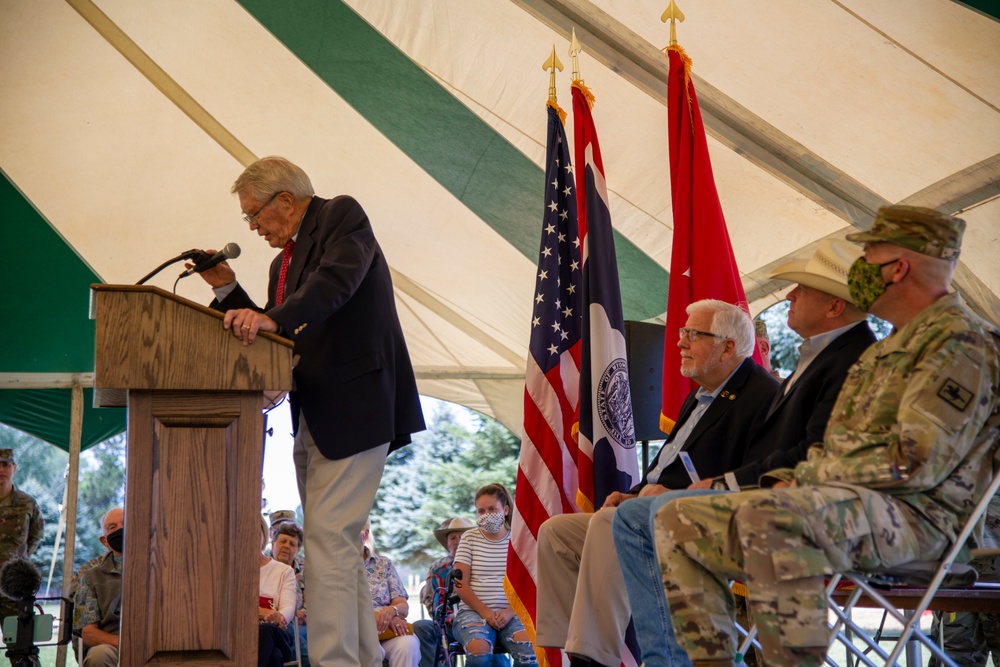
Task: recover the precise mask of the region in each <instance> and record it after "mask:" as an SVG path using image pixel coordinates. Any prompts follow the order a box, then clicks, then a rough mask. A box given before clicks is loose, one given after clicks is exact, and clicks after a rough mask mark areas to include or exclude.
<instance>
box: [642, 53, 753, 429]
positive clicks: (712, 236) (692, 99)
mask: <svg viewBox="0 0 1000 667" xmlns="http://www.w3.org/2000/svg"><path fill="white" fill-rule="evenodd" d="M667 56H668V57H669V59H670V75H669V78H668V79H667V123H668V125H669V131H670V194H671V200H672V203H673V213H674V244H673V250H672V251H671V255H670V289H669V292H668V294H667V330H666V336H665V338H664V346H663V406H662V408H661V412H660V428H661V429H662V430H663V431H664V432H669V431H670V428H672V427H673V424H674V420H675V419H676V417H677V413H678V412H679V411H680V407H681V404H682V403H683V402H684V398H685V397H686V396H687V395H688V394H689V393H691V390H692V389H693V388H694V386H695V385H694V381H693V380H691V379H690V378H686V377H684V376H682V375H681V373H680V367H681V357H680V349H679V348H678V347H677V335H678V334H677V331H678V329H680V328H681V327H683V326H684V323H685V322H686V321H687V313H686V312H685V309H686V308H687V307H688V306H689V305H690V304H691V303H692V302H694V301H700V300H701V299H719V300H720V301H726V302H727V303H733V304H737V305H739V306H741V307H742V308H743V309H744V310H746V311H747V312H748V314H749V308H748V305H747V302H746V301H747V298H746V293H745V292H744V291H743V283H742V281H741V280H740V272H739V269H738V268H737V266H736V258H735V257H734V256H733V246H732V244H731V243H730V241H729V231H728V230H727V229H726V218H725V216H724V215H723V213H722V204H721V203H720V202H719V193H718V191H717V190H716V189H715V176H713V174H712V160H711V158H710V157H709V154H708V141H707V140H706V138H705V126H704V124H703V123H702V121H701V110H700V109H699V108H698V98H697V96H696V95H695V92H694V84H693V83H692V82H691V59H690V58H688V56H687V54H686V53H684V49H682V48H681V47H679V46H671V47H669V49H668V50H667ZM754 360H755V361H757V362H758V363H760V361H761V359H760V351H759V350H758V349H757V347H756V346H754Z"/></svg>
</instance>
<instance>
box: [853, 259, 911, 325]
mask: <svg viewBox="0 0 1000 667" xmlns="http://www.w3.org/2000/svg"><path fill="white" fill-rule="evenodd" d="M898 261H899V260H898V259H894V260H892V261H889V262H886V263H884V264H869V263H868V262H866V261H865V258H864V257H858V258H857V259H856V260H854V263H853V264H851V269H850V270H849V271H848V272H847V289H848V291H850V293H851V300H852V301H853V302H854V305H855V306H857V307H858V308H860V309H861V310H863V311H864V312H866V313H867V312H869V309H870V308H871V307H872V304H873V303H875V300H876V299H878V298H879V297H880V296H882V295H883V294H885V290H886V289H888V285H886V284H885V280H883V279H882V267H883V266H889V265H890V264H895V263H896V262H898Z"/></svg>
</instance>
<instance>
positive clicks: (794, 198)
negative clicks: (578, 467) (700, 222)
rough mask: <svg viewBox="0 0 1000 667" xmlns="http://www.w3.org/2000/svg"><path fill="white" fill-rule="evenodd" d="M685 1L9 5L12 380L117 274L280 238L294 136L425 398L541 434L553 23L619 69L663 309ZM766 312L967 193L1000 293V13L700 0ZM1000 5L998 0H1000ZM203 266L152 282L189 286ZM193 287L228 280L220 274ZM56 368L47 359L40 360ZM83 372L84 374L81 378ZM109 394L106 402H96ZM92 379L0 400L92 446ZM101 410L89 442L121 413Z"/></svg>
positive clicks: (609, 77)
mask: <svg viewBox="0 0 1000 667" xmlns="http://www.w3.org/2000/svg"><path fill="white" fill-rule="evenodd" d="M664 5H665V3H664V2H662V1H661V0H656V1H653V0H631V1H630V2H620V1H616V0H489V1H486V2H483V1H479V0H477V1H475V2H470V1H469V0H346V1H341V0H295V1H283V2H278V1H277V0H244V1H243V2H234V1H233V0H173V1H171V2H163V1H160V2H156V1H154V0H141V1H135V0H32V1H31V2H22V1H20V0H0V62H2V63H3V66H2V67H0V91H2V93H3V99H4V102H3V103H2V104H0V127H2V128H3V131H2V132H0V170H2V172H3V176H4V180H3V182H0V196H2V199H0V215H2V219H3V230H4V232H5V237H6V246H7V253H6V254H7V261H5V262H4V263H3V269H2V271H3V273H2V276H3V278H4V279H5V280H4V282H5V284H7V285H8V286H13V287H12V289H9V290H8V291H7V293H6V294H5V296H4V297H3V299H2V305H0V309H2V310H0V315H2V317H3V325H2V334H0V336H2V340H0V343H2V344H0V386H7V387H10V386H15V387H36V386H42V385H44V384H45V382H46V379H48V380H51V381H52V382H54V383H55V384H58V383H66V382H68V381H70V379H71V378H72V376H73V375H74V374H77V375H78V376H79V377H82V379H83V382H84V384H86V380H87V376H86V375H85V374H86V373H91V372H92V371H93V323H92V322H90V321H89V320H88V319H87V307H88V293H87V286H88V285H89V284H90V283H91V282H98V281H103V282H108V283H132V282H135V281H136V280H137V279H138V278H139V277H141V276H142V275H144V274H145V273H146V272H147V271H148V270H150V269H151V268H152V267H153V266H155V265H157V264H159V263H160V262H161V261H162V260H164V259H166V258H167V257H170V256H172V255H175V254H177V253H178V252H180V251H181V250H184V249H187V248H190V247H193V246H203V247H221V246H222V245H223V244H225V243H226V242H229V241H236V242H237V243H239V244H240V245H241V246H242V248H243V255H242V256H241V257H240V258H239V259H238V260H235V261H234V263H233V264H234V268H236V270H237V272H238V274H239V276H240V280H241V282H243V283H244V284H245V285H246V286H247V288H248V289H249V291H250V292H251V293H254V294H257V295H262V294H263V293H264V289H265V280H266V269H265V267H266V266H267V262H268V261H269V260H270V258H271V257H272V255H273V251H272V250H271V249H270V248H268V247H267V246H266V245H265V244H264V243H262V242H260V241H259V240H257V239H255V238H253V236H252V234H251V233H250V232H249V231H248V230H247V228H246V227H245V225H242V224H241V222H240V219H239V210H238V206H237V204H236V202H235V201H234V199H233V197H232V196H230V195H229V194H228V190H229V186H230V184H231V183H232V181H233V180H234V178H235V177H236V175H238V174H239V172H240V170H241V169H242V166H243V164H245V163H247V162H248V161H250V160H252V159H254V158H255V157H258V156H263V155H268V154H280V155H284V156H287V157H289V158H291V159H292V160H294V161H295V162H297V163H299V164H300V165H302V166H303V167H304V168H305V169H306V170H307V172H308V173H309V174H310V175H311V177H312V179H313V183H314V185H315V186H316V189H317V191H318V192H319V193H320V194H322V195H325V196H332V195H335V194H339V193H350V194H352V195H354V196H355V197H357V198H358V200H359V201H360V202H361V203H362V205H363V206H364V207H365V208H366V210H367V211H368V213H369V215H370V217H371V219H372V221H373V225H374V226H375V230H376V234H377V235H378V237H379V240H380V242H381V244H382V246H383V248H384V250H385V252H386V255H387V257H388V259H389V261H390V264H391V266H392V269H393V275H394V280H395V285H396V294H397V302H398V306H399V310H400V315H401V318H402V321H403V326H404V329H405V332H406V336H407V340H408V343H409V346H410V350H411V353H412V356H413V360H414V364H415V366H416V369H417V372H418V377H419V383H420V390H421V392H423V393H425V394H428V395H432V396H436V397H438V398H442V399H446V400H452V401H455V402H458V403H461V404H463V405H467V406H469V407H471V408H474V409H476V410H480V411H482V412H484V413H486V414H489V415H492V416H494V417H496V418H498V419H500V420H501V421H502V422H503V423H505V424H506V425H507V426H509V427H511V428H514V429H519V425H520V422H521V401H522V392H523V370H524V360H525V357H526V354H527V347H526V346H527V340H528V326H529V315H530V311H531V302H532V290H533V281H534V270H535V257H536V255H537V252H538V239H539V230H540V220H541V209H542V206H543V205H544V201H543V197H542V187H543V183H542V179H543V172H542V169H541V167H540V162H541V160H542V157H543V150H544V146H543V142H544V136H545V127H544V123H545V114H544V102H545V99H546V95H547V90H548V76H547V75H546V74H545V72H543V71H542V69H541V67H540V65H541V63H542V61H543V60H545V59H546V58H547V56H548V55H549V52H550V50H551V48H552V46H553V45H555V48H556V52H557V54H558V55H559V57H560V59H561V60H562V61H563V62H564V63H565V65H566V70H565V71H563V72H562V73H561V74H560V75H559V78H558V82H559V83H558V86H559V95H560V98H561V99H562V100H563V101H564V103H566V104H568V101H569V84H570V75H569V69H570V66H571V65H570V58H569V56H568V54H567V50H568V38H569V32H570V29H571V28H572V27H576V28H577V34H578V37H579V38H580V40H581V42H582V43H583V46H584V53H583V54H582V55H581V58H580V67H581V73H582V75H583V77H584V79H585V80H586V82H587V84H588V86H590V88H591V89H592V90H593V91H594V93H595V95H596V98H597V103H596V106H595V108H594V114H595V120H596V122H597V126H598V131H599V132H600V135H601V146H602V149H603V153H604V160H605V167H606V172H607V178H608V188H609V192H610V196H611V206H612V219H613V221H614V223H615V227H616V239H615V241H616V249H617V253H618V259H619V264H620V271H621V284H622V290H623V301H624V304H625V311H626V313H625V314H626V317H627V318H629V319H640V320H656V319H662V315H663V312H664V310H665V307H666V293H667V283H668V275H667V271H668V269H669V264H670V248H671V236H672V231H673V230H672V221H671V214H670V196H669V176H668V156H667V136H666V121H665V117H666V113H665V108H664V90H663V85H664V84H663V81H664V80H665V71H666V65H665V58H663V56H662V54H660V53H659V52H658V49H659V48H660V47H662V46H663V45H665V43H666V41H667V31H666V28H665V26H664V25H663V24H662V23H660V21H659V15H660V13H661V12H662V11H663V8H664ZM682 9H683V10H684V11H685V13H686V14H687V21H686V22H685V23H683V24H681V25H680V26H679V27H678V31H679V36H680V41H681V44H682V45H683V46H685V48H686V49H687V51H688V53H689V54H690V55H691V56H692V58H693V59H694V73H695V75H696V76H697V77H698V78H697V80H696V85H697V87H698V92H699V95H700V99H701V103H702V108H703V111H704V113H705V115H706V123H707V125H708V126H709V130H710V134H711V137H710V150H711V152H712V157H713V163H714V166H715V172H716V179H717V183H718V187H719V191H720V196H721V199H722V202H723V206H724V208H725V210H726V213H727V219H728V221H729V229H730V234H731V236H732V239H733V245H734V249H735V251H736V257H737V261H738V263H739V266H740V268H741V269H742V270H743V271H744V272H745V275H744V284H745V286H746V288H747V291H748V295H749V296H750V298H751V301H752V304H751V307H752V309H753V310H755V311H757V310H760V309H762V308H764V307H766V306H768V305H770V304H772V303H774V302H775V301H776V300H778V299H779V298H780V297H781V295H782V290H783V288H784V287H785V286H783V285H778V284H774V283H772V282H770V281H768V280H767V279H766V271H767V269H768V268H769V267H771V266H774V265H775V264H776V263H778V262H780V261H783V260H784V259H786V258H788V257H790V256H793V255H796V254H800V253H803V252H807V251H808V250H809V249H810V248H811V247H812V246H813V245H814V244H815V243H817V242H818V241H819V240H821V239H822V238H824V237H826V236H829V235H837V234H842V233H843V231H844V230H845V229H846V228H849V227H851V226H856V227H858V226H860V227H864V226H866V225H868V224H870V221H871V217H872V214H873V212H874V210H875V208H877V206H879V205H880V204H882V203H886V202H897V201H905V202H909V203H916V204H921V205H929V206H934V207H938V208H941V209H942V210H946V211H948V212H954V211H959V210H961V211H963V216H964V217H965V218H966V219H967V220H968V222H969V229H968V232H967V237H966V244H965V245H966V249H965V251H964V253H963V256H962V266H961V267H960V271H959V274H958V280H957V285H958V287H959V288H960V289H962V291H963V292H964V293H965V294H966V295H967V296H968V297H969V298H970V299H971V300H972V301H973V302H974V303H975V305H976V306H977V308H979V309H980V310H981V311H982V312H985V313H987V314H989V315H991V316H993V317H995V318H996V317H997V313H1000V308H998V306H997V303H998V300H997V296H996V293H997V292H998V291H1000V265H998V263H997V262H996V257H997V256H998V250H1000V229H998V228H1000V223H998V220H1000V203H998V199H997V197H996V195H997V194H998V193H1000V184H998V183H1000V79H998V77H996V72H997V71H1000V51H998V49H996V45H997V44H998V43H1000V24H998V22H997V20H996V18H994V17H992V16H989V15H988V14H986V13H983V12H982V11H978V10H976V9H972V8H970V7H968V6H966V5H963V4H960V3H956V2H951V1H949V0H921V1H919V2H912V3H863V2H857V1H854V0H839V1H838V2H829V3H803V2H801V1H800V0H775V1H773V2H768V3H746V2H737V1H736V0H723V1H722V2H718V3H708V4H706V3H693V5H692V6H690V7H687V6H683V7H682ZM982 9H984V10H988V7H987V6H986V5H985V4H984V5H983V8H982ZM175 275H176V272H175V271H171V272H165V273H164V274H163V275H161V276H159V277H158V278H157V279H154V281H153V284H156V285H159V286H161V287H164V288H167V289H170V287H171V285H172V283H173V278H174V277H175ZM178 292H179V293H180V294H181V295H183V296H186V297H188V298H191V299H193V300H195V301H199V302H207V301H208V300H209V299H210V298H211V294H210V292H209V290H208V289H207V288H206V287H205V286H204V285H203V284H201V283H200V282H198V280H197V279H194V280H188V281H183V282H181V284H180V286H179V288H178ZM39 374H46V375H44V376H43V375H39ZM79 374H84V375H82V376H80V375H79ZM87 400H88V402H89V398H88V399H87ZM68 404H69V399H68V392H67V390H65V389H46V390H38V389H33V388H32V389H28V388H24V389H8V390H6V391H4V392H0V421H4V422H5V423H9V424H12V425H14V426H17V427H18V428H22V429H24V430H27V431H30V432H32V433H35V434H37V435H39V436H40V437H43V438H44V439H46V440H48V441H50V442H53V443H55V444H58V445H60V446H63V447H65V446H66V442H67V437H68V427H67V426H66V422H67V420H68V410H67V409H66V406H68ZM123 423H124V422H123V417H122V415H121V412H120V411H104V410H101V411H90V410H88V411H87V413H86V414H85V416H84V446H86V445H88V444H92V443H94V442H97V441H99V440H100V439H102V438H103V437H105V436H106V435H108V434H110V433H113V432H115V430H117V429H120V428H122V425H123Z"/></svg>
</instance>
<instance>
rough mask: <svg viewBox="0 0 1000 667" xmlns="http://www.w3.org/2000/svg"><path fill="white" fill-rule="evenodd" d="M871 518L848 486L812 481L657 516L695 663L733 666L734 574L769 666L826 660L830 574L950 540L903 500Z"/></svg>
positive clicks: (674, 602)
mask: <svg viewBox="0 0 1000 667" xmlns="http://www.w3.org/2000/svg"><path fill="white" fill-rule="evenodd" d="M880 507H881V511H883V512H884V513H885V515H884V516H879V518H878V523H877V525H876V524H875V523H873V521H872V520H870V518H869V516H868V514H867V513H866V512H865V509H864V507H863V505H862V502H861V500H860V499H859V498H858V496H857V495H856V494H855V493H854V492H853V491H851V490H850V489H849V488H840V487H827V486H823V487H819V486H806V487H798V488H786V489H776V490H755V491H746V492H743V493H733V494H720V495H713V496H702V497H690V498H678V499H677V500H675V501H672V502H670V503H667V504H666V505H665V506H664V507H663V508H662V509H660V511H659V512H658V513H657V520H656V549H657V554H658V556H659V559H660V567H661V571H662V574H663V586H664V591H665V592H666V596H667V601H668V604H669V606H670V613H671V617H672V620H673V623H674V629H675V631H676V634H677V639H678V640H679V641H680V643H681V646H683V647H684V649H685V650H686V651H687V654H688V656H689V657H690V658H691V661H692V663H694V664H695V665H698V664H699V663H701V664H710V663H726V662H727V661H728V662H731V661H732V660H733V657H734V655H735V653H736V648H737V644H738V637H737V633H736V629H735V627H734V623H733V620H734V613H735V601H734V598H733V594H732V591H731V590H730V588H729V583H728V582H729V580H730V579H737V580H740V581H742V582H744V583H745V584H746V586H747V590H748V593H749V601H750V610H751V613H752V616H753V619H754V621H755V622H756V623H757V630H758V636H759V639H760V643H761V648H762V652H763V657H764V660H765V662H766V663H767V664H768V665H789V666H795V667H799V666H802V667H805V666H808V665H819V664H821V663H822V662H823V658H824V656H825V654H826V647H827V640H828V626H827V604H826V596H825V589H824V578H825V577H826V576H829V575H832V574H834V573H837V572H844V571H847V570H854V569H861V570H864V569H866V568H874V567H878V566H880V565H883V558H881V557H880V554H879V550H878V549H879V546H881V547H882V548H883V550H885V549H886V548H889V547H890V545H891V554H888V555H886V554H884V555H886V557H888V558H891V564H900V563H906V562H911V561H915V560H927V559H933V558H936V557H939V556H940V555H941V553H943V551H944V549H945V548H946V546H947V540H946V538H945V537H944V536H942V535H941V534H940V533H939V532H938V531H937V530H936V529H934V528H933V527H932V526H930V525H929V524H927V523H926V522H925V521H923V520H922V519H921V518H920V517H919V515H917V514H916V513H915V512H913V510H911V509H910V507H909V506H908V505H906V504H905V503H901V502H897V501H894V500H892V499H888V501H887V502H884V503H881V504H880Z"/></svg>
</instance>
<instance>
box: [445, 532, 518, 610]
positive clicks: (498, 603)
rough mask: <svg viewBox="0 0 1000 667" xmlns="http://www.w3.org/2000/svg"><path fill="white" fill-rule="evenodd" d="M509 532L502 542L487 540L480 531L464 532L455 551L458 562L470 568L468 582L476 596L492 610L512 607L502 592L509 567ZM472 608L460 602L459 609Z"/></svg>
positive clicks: (456, 561)
mask: <svg viewBox="0 0 1000 667" xmlns="http://www.w3.org/2000/svg"><path fill="white" fill-rule="evenodd" d="M509 543H510V531H507V536H506V537H505V538H503V539H502V540H497V541H494V540H488V539H486V538H485V537H484V536H483V533H482V532H481V531H479V530H467V531H465V532H464V533H462V539H461V541H460V542H459V543H458V550H457V551H456V552H455V563H456V564H458V563H464V564H466V565H468V566H469V581H468V582H467V583H466V585H468V586H469V587H470V588H471V589H472V592H473V593H475V594H476V597H477V598H479V599H480V601H482V603H483V604H484V605H486V606H487V607H489V608H490V609H492V610H494V611H497V610H499V609H506V608H507V607H509V606H510V603H509V602H507V595H506V594H505V593H504V592H503V575H504V570H506V568H507V545H508V544H509ZM463 609H471V607H470V606H469V605H467V604H465V602H459V604H458V610H459V611H461V610H463Z"/></svg>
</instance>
